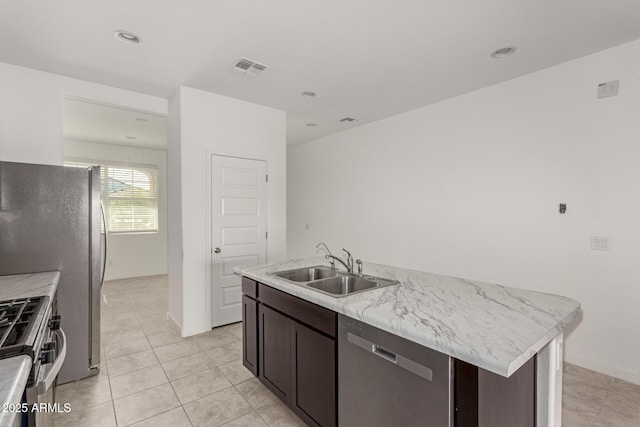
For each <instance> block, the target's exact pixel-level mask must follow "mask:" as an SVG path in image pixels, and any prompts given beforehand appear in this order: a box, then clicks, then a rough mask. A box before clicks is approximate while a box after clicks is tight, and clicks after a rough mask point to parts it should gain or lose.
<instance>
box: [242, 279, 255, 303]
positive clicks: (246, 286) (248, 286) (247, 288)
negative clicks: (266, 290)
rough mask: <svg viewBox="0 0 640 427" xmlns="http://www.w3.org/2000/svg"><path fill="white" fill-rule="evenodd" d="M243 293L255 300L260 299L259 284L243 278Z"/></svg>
mask: <svg viewBox="0 0 640 427" xmlns="http://www.w3.org/2000/svg"><path fill="white" fill-rule="evenodd" d="M242 293H243V294H245V295H246V296H248V297H251V298H253V299H258V284H257V283H256V281H255V280H252V279H249V278H248V277H244V276H242Z"/></svg>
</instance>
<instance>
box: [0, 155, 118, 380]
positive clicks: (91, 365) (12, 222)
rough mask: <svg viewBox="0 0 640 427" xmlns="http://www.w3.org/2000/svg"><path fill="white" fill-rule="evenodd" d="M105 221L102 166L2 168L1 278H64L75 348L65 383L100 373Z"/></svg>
mask: <svg viewBox="0 0 640 427" xmlns="http://www.w3.org/2000/svg"><path fill="white" fill-rule="evenodd" d="M101 221H102V211H101V204H100V168H99V167H92V168H77V167H64V166H49V165H35V164H26V163H12V162H0V275H10V274H22V273H34V272H41V271H51V270H58V271H60V273H61V274H60V283H59V286H58V292H57V304H58V305H57V307H58V313H59V314H61V316H62V327H63V328H64V330H65V332H66V334H67V345H68V347H67V357H66V359H65V362H64V365H63V366H62V370H61V371H60V374H59V375H58V384H62V383H66V382H69V381H74V380H78V379H81V378H85V377H87V376H90V375H95V374H97V373H98V372H99V370H100V298H101V293H100V291H101V288H102V282H103V279H104V260H105V259H106V235H102V233H101Z"/></svg>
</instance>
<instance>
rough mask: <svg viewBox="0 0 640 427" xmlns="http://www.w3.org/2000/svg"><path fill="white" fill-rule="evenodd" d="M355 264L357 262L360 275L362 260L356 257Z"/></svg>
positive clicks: (359, 274) (360, 274)
mask: <svg viewBox="0 0 640 427" xmlns="http://www.w3.org/2000/svg"><path fill="white" fill-rule="evenodd" d="M356 264H358V276H360V277H362V260H360V259H357V260H356Z"/></svg>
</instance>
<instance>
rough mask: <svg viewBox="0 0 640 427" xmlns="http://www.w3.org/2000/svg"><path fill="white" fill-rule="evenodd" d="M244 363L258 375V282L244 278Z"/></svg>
mask: <svg viewBox="0 0 640 427" xmlns="http://www.w3.org/2000/svg"><path fill="white" fill-rule="evenodd" d="M242 292H243V295H242V364H243V365H244V366H245V367H246V368H247V369H248V370H249V371H251V373H252V374H253V375H255V376H258V302H257V301H256V298H257V296H258V286H257V283H256V282H255V281H253V280H251V279H248V278H246V277H243V278H242Z"/></svg>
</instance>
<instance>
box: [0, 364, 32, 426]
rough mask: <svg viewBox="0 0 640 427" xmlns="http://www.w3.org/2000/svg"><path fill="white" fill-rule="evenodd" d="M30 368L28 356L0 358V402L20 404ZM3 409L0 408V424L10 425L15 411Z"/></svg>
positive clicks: (15, 413)
mask: <svg viewBox="0 0 640 427" xmlns="http://www.w3.org/2000/svg"><path fill="white" fill-rule="evenodd" d="M30 369H31V358H30V357H29V356H24V355H23V356H15V357H10V358H8V359H1V360H0V404H8V405H11V404H14V405H20V403H21V402H22V393H23V392H24V388H25V387H26V386H27V380H28V379H29V370H30ZM3 409H4V408H0V426H10V425H12V423H13V420H14V419H15V417H16V415H17V412H11V411H8V410H6V411H5V410H3ZM7 409H11V408H7Z"/></svg>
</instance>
